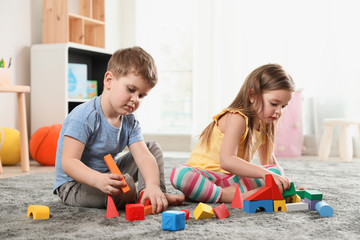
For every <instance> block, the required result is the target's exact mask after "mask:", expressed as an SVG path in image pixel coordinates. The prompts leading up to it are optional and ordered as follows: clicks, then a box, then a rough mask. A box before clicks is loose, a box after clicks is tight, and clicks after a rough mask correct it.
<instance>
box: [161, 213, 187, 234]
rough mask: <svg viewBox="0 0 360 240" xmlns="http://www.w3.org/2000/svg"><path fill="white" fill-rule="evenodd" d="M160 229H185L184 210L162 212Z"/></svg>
mask: <svg viewBox="0 0 360 240" xmlns="http://www.w3.org/2000/svg"><path fill="white" fill-rule="evenodd" d="M162 229H163V230H169V231H178V230H183V229H185V212H183V211H175V210H169V211H165V212H163V213H162Z"/></svg>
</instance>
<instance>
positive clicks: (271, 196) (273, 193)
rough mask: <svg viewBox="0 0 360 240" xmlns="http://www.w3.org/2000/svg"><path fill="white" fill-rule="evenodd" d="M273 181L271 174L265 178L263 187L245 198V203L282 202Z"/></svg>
mask: <svg viewBox="0 0 360 240" xmlns="http://www.w3.org/2000/svg"><path fill="white" fill-rule="evenodd" d="M283 199H284V198H283V197H282V195H281V193H280V191H279V189H278V187H277V185H276V183H275V180H274V178H273V176H272V175H271V174H267V175H266V176H265V187H263V188H262V189H260V190H259V191H257V192H256V193H254V194H253V195H251V196H249V197H248V198H246V199H245V200H246V201H260V200H283Z"/></svg>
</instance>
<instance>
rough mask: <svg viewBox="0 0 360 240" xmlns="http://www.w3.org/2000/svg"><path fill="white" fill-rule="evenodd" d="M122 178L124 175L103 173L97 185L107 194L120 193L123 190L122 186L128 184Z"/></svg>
mask: <svg viewBox="0 0 360 240" xmlns="http://www.w3.org/2000/svg"><path fill="white" fill-rule="evenodd" d="M122 179H123V176H120V175H117V174H113V173H111V174H109V173H101V175H100V177H99V179H98V181H97V186H96V187H97V188H98V189H100V190H101V191H102V192H104V193H106V194H110V195H118V194H120V192H121V191H122V190H121V187H124V186H126V183H124V182H122V181H121V180H122Z"/></svg>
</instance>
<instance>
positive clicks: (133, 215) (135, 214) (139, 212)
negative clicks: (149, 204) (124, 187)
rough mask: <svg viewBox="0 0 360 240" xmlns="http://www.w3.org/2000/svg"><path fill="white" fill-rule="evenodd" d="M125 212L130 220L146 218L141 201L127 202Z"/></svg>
mask: <svg viewBox="0 0 360 240" xmlns="http://www.w3.org/2000/svg"><path fill="white" fill-rule="evenodd" d="M125 214H126V219H127V220H129V221H130V222H132V221H136V220H144V219H145V210H144V206H143V205H142V204H140V203H133V204H126V206H125Z"/></svg>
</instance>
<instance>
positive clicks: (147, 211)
mask: <svg viewBox="0 0 360 240" xmlns="http://www.w3.org/2000/svg"><path fill="white" fill-rule="evenodd" d="M150 214H152V205H145V206H144V215H145V216H147V215H150Z"/></svg>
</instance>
